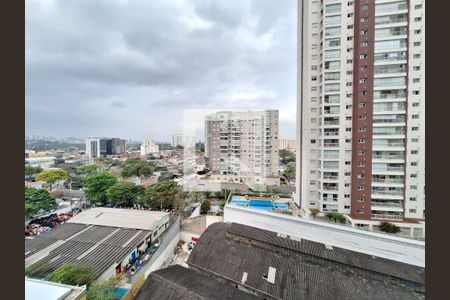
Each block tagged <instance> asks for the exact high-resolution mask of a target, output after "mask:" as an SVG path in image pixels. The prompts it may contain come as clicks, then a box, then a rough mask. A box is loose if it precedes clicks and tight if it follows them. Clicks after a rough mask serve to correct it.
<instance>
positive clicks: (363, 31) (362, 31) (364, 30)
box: [360, 29, 415, 46]
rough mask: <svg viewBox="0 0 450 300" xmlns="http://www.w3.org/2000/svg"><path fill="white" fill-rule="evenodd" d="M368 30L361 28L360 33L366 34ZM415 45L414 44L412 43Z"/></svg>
mask: <svg viewBox="0 0 450 300" xmlns="http://www.w3.org/2000/svg"><path fill="white" fill-rule="evenodd" d="M368 32H369V31H368V30H367V29H363V30H361V32H360V33H361V35H366V34H367V33H368ZM414 46H415V45H414Z"/></svg>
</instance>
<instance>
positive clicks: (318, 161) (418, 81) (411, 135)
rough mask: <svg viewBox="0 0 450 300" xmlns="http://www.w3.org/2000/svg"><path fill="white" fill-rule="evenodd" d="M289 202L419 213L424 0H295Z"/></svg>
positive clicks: (368, 216)
mask: <svg viewBox="0 0 450 300" xmlns="http://www.w3.org/2000/svg"><path fill="white" fill-rule="evenodd" d="M298 9H299V22H298V32H299V39H298V43H299V47H298V49H299V50H298V51H299V53H298V63H299V72H298V82H299V84H298V89H299V90H298V118H299V120H298V124H299V126H298V132H297V138H298V141H299V142H298V147H299V149H301V151H299V152H298V153H297V172H298V173H297V191H296V194H297V195H296V199H297V201H298V203H299V204H300V205H301V207H302V208H303V209H304V211H308V210H310V209H315V210H318V211H320V212H339V213H343V214H347V215H348V219H349V220H350V221H351V222H352V223H361V224H367V223H370V222H372V221H373V222H378V223H379V222H380V221H392V222H404V221H411V222H415V221H423V220H424V218H425V64H424V62H425V0H409V1H407V0H400V1H399V0H394V1H393V0H370V1H369V0H355V1H342V0H339V1H336V0H325V1H299V5H298Z"/></svg>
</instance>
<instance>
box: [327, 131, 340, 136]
mask: <svg viewBox="0 0 450 300" xmlns="http://www.w3.org/2000/svg"><path fill="white" fill-rule="evenodd" d="M323 135H325V136H330V135H339V132H337V131H336V132H324V133H323Z"/></svg>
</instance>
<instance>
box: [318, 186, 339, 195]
mask: <svg viewBox="0 0 450 300" xmlns="http://www.w3.org/2000/svg"><path fill="white" fill-rule="evenodd" d="M321 190H322V191H323V192H324V193H327V192H335V191H338V187H337V186H324V187H323V188H322V189H321Z"/></svg>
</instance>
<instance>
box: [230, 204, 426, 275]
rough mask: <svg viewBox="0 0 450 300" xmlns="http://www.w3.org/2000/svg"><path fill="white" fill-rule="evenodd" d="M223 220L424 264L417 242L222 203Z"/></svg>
mask: <svg viewBox="0 0 450 300" xmlns="http://www.w3.org/2000/svg"><path fill="white" fill-rule="evenodd" d="M224 222H229V223H239V224H243V225H247V226H252V227H256V228H260V229H265V230H269V231H274V232H279V233H282V234H286V235H289V236H294V237H300V238H304V239H307V240H311V241H315V242H319V243H324V244H329V245H333V246H336V247H341V248H345V249H349V250H353V251H358V252H362V253H367V254H370V255H375V256H379V257H383V258H387V259H391V260H396V261H400V262H404V263H408V264H412V265H416V266H421V267H425V243H424V242H421V241H416V240H411V239H406V238H401V237H394V236H390V235H384V234H380V233H375V232H367V231H362V230H358V229H355V228H352V227H346V226H339V225H334V224H328V223H321V222H318V221H313V220H305V219H301V218H299V217H293V216H286V215H281V214H276V213H270V212H264V211H259V210H255V209H250V208H245V207H237V206H234V205H226V206H225V209H224Z"/></svg>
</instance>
